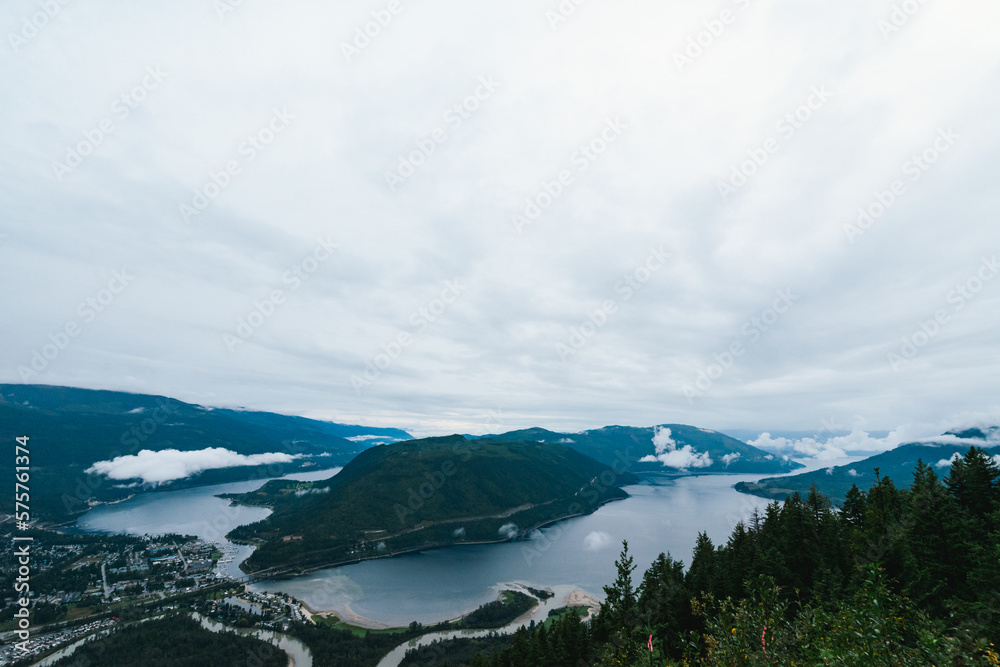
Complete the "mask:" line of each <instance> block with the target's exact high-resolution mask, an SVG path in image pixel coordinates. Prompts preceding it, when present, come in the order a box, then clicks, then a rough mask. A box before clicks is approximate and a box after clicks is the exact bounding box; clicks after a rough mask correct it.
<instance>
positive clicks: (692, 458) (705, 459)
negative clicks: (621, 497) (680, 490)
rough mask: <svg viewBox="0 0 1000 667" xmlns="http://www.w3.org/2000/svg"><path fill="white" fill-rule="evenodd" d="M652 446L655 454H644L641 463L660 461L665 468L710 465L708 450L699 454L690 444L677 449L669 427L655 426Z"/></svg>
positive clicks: (685, 468) (682, 468)
mask: <svg viewBox="0 0 1000 667" xmlns="http://www.w3.org/2000/svg"><path fill="white" fill-rule="evenodd" d="M653 447H654V449H655V451H656V454H650V455H649V456H644V457H642V458H641V459H639V461H640V462H641V463H655V462H659V463H662V464H663V466H664V467H667V468H677V469H678V470H687V469H688V468H707V467H709V466H710V465H712V458H711V456H709V454H708V452H704V453H701V454H699V453H698V452H696V451H695V450H694V448H693V447H692V446H691V445H684V446H683V447H681V448H680V449H677V443H676V442H675V441H674V439H673V438H672V437H671V432H670V429H669V428H662V427H660V426H657V427H656V429H655V431H654V434H653Z"/></svg>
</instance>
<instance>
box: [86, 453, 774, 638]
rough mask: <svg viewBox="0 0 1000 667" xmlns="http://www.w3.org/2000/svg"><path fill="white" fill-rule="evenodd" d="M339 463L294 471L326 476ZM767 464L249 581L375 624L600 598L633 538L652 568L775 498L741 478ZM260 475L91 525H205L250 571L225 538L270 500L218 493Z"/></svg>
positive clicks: (108, 528)
mask: <svg viewBox="0 0 1000 667" xmlns="http://www.w3.org/2000/svg"><path fill="white" fill-rule="evenodd" d="M333 472H334V471H319V472H312V473H301V474H297V475H293V476H292V478H294V479H308V480H316V479H325V478H327V477H329V476H330V475H331V474H332V473H333ZM758 477H759V476H758V475H705V476H695V477H681V478H676V479H671V478H666V477H663V478H655V477H654V478H648V479H646V480H645V481H644V482H643V483H642V484H637V485H634V486H629V487H626V491H628V493H629V494H630V497H629V498H627V499H625V500H621V501H617V502H613V503H610V504H608V505H605V506H603V507H601V508H600V509H599V510H597V511H596V512H594V513H593V514H590V515H588V516H584V517H578V518H575V519H571V520H568V521H564V522H561V523H558V524H555V525H553V526H549V527H547V528H543V529H542V530H539V531H535V532H534V533H533V534H532V535H530V536H529V537H527V538H525V539H520V540H516V541H513V542H506V543H503V544H490V545H476V546H459V547H449V548H444V549H435V550H432V551H427V552H419V553H414V554H408V555H404V556H398V557H395V558H384V559H378V560H371V561H365V562H362V563H356V564H353V565H347V566H343V567H337V568H330V569H326V570H320V571H317V572H314V573H311V574H308V575H304V576H301V577H297V578H294V579H284V580H277V581H267V582H260V583H258V584H255V585H253V586H252V587H251V588H252V589H253V590H258V591H268V592H279V591H280V592H283V593H288V594H290V595H293V596H294V597H297V598H299V599H300V600H303V601H304V602H305V603H306V604H308V605H309V607H310V608H312V609H313V610H316V611H334V612H336V613H338V614H340V615H341V616H343V617H345V618H348V619H351V620H353V621H355V622H359V623H361V624H368V625H371V626H380V625H381V626H400V625H408V624H409V623H410V622H411V621H414V620H416V621H420V622H422V623H424V624H432V623H436V622H438V621H442V620H449V619H453V618H456V617H458V616H461V615H462V614H464V613H467V612H469V611H471V610H473V609H475V608H476V607H478V606H479V605H481V604H483V603H485V602H489V601H491V600H493V599H495V598H496V596H497V593H498V591H499V590H500V589H502V588H503V587H504V586H505V585H506V584H509V583H514V582H518V583H523V584H526V585H530V586H534V587H536V588H546V587H550V588H551V587H555V586H560V587H563V586H568V587H572V588H574V589H581V590H583V591H585V592H587V593H591V594H593V595H595V596H597V597H599V598H601V597H603V594H602V586H603V585H605V584H608V583H610V582H611V581H612V580H613V579H614V578H615V574H616V573H615V566H614V561H615V558H616V557H617V555H618V552H619V551H620V549H621V542H622V540H624V539H627V540H628V541H629V548H630V551H631V553H632V555H633V556H634V558H635V562H636V564H637V565H638V566H639V567H638V570H637V572H636V574H637V576H640V575H641V573H642V571H643V570H644V569H645V568H646V567H647V566H648V565H649V563H651V562H652V561H653V559H654V558H656V556H657V554H659V553H660V552H661V551H663V552H669V553H670V554H671V555H672V556H673V557H674V558H677V559H680V560H683V561H684V562H685V563H689V562H690V559H691V551H692V549H693V547H694V544H695V540H696V538H697V535H698V532H699V531H705V532H707V533H708V535H709V537H710V538H711V539H712V540H713V541H715V542H716V544H718V543H719V542H723V541H725V540H726V539H727V538H728V536H729V534H730V532H731V531H732V529H733V527H734V526H735V525H736V522H737V521H739V520H746V519H747V518H748V517H749V516H750V514H751V513H752V511H753V510H754V509H755V508H761V509H762V508H763V507H764V506H765V505H766V501H765V500H763V499H760V498H756V497H753V496H748V495H745V494H741V493H738V492H736V491H735V490H734V489H733V488H732V486H733V484H735V483H736V482H738V481H741V480H756V479H757V478H758ZM261 484H262V481H259V480H258V481H252V482H237V483H230V484H221V485H215V486H208V487H200V488H192V489H183V490H180V491H168V492H162V493H149V494H144V495H140V496H137V497H135V498H132V499H130V500H128V501H125V502H121V503H117V504H114V505H103V506H100V507H96V508H94V509H93V510H91V511H90V512H88V513H87V514H86V515H84V516H83V517H81V518H80V520H79V521H78V523H77V526H78V529H80V530H82V531H85V532H115V533H133V534H139V535H141V534H156V533H165V532H176V533H186V534H191V535H197V536H198V537H201V538H203V539H206V540H209V541H212V542H215V543H216V544H219V545H220V547H221V548H222V549H223V550H224V551H226V552H227V553H232V554H233V560H232V562H230V563H228V564H224V565H223V568H224V570H225V571H226V572H227V573H229V574H231V575H233V576H240V575H241V574H242V573H241V572H240V571H239V569H238V567H237V565H238V563H239V562H240V561H241V560H243V559H244V558H246V556H247V555H249V553H250V548H249V547H242V546H237V545H233V544H231V543H229V542H228V541H227V540H225V538H224V535H225V534H226V533H227V532H228V531H229V530H232V528H234V527H236V526H238V525H241V524H244V523H249V522H252V521H258V520H260V519H262V518H264V517H265V516H266V515H267V514H268V512H269V510H267V509H264V508H258V507H240V506H231V505H229V502H228V501H226V500H223V499H221V498H217V497H216V494H219V493H233V492H243V491H249V490H252V489H254V488H257V487H259V486H260V485H261Z"/></svg>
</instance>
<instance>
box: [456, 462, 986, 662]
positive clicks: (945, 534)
mask: <svg viewBox="0 0 1000 667" xmlns="http://www.w3.org/2000/svg"><path fill="white" fill-rule="evenodd" d="M846 495H847V502H845V504H844V506H843V508H842V509H841V511H839V512H838V511H835V510H834V509H833V507H832V506H831V504H830V502H829V500H828V499H827V498H825V497H824V496H822V495H821V494H820V493H818V492H817V491H816V490H815V489H813V490H812V491H810V493H809V494H808V496H807V497H804V498H803V497H802V496H800V495H799V494H792V496H791V497H790V498H789V499H788V500H786V501H785V502H784V503H783V504H778V503H777V502H774V503H772V504H771V505H769V506H768V508H767V510H766V512H764V513H763V514H757V513H755V514H753V515H752V516H750V517H748V519H747V521H746V522H741V523H739V524H737V526H736V527H735V529H734V530H733V532H732V535H731V536H730V537H729V539H728V541H727V542H726V544H723V545H718V546H716V545H714V544H713V543H712V541H711V540H710V539H709V538H708V536H707V535H705V534H702V535H700V536H699V539H698V543H697V545H696V547H695V550H694V554H693V557H692V560H691V564H690V566H689V567H688V568H687V569H686V570H685V568H684V564H683V563H682V562H681V561H678V560H675V559H674V558H672V557H671V555H670V554H661V555H660V556H659V558H657V559H656V561H655V562H653V563H652V565H651V566H650V567H649V568H648V569H647V570H646V571H645V573H644V574H643V576H642V578H641V580H640V583H639V584H638V586H635V585H634V583H633V576H632V575H633V572H634V571H635V568H636V566H635V563H634V562H633V560H632V558H631V556H629V554H628V545H627V543H626V544H625V545H624V549H623V552H622V554H621V556H620V557H619V560H618V562H617V566H618V578H617V580H616V581H615V582H614V583H612V584H610V585H608V586H606V587H605V589H604V590H605V594H606V600H605V603H604V604H603V606H602V608H601V612H600V614H599V615H598V616H597V617H596V618H595V619H594V620H593V621H592V622H591V623H590V624H584V623H581V622H580V621H578V620H577V619H576V618H575V617H567V618H566V619H563V621H562V622H561V623H559V624H556V625H553V626H552V627H551V628H549V629H546V628H544V627H534V628H532V629H522V630H521V631H519V632H517V633H516V634H515V635H514V637H513V641H512V642H511V643H510V645H509V646H508V647H507V648H504V649H501V650H499V651H495V652H492V653H490V654H480V655H477V656H476V657H475V658H473V659H472V660H471V661H468V660H461V661H457V660H456V661H451V659H450V658H451V654H450V653H449V644H448V642H444V643H441V644H440V645H438V651H437V655H438V659H439V661H440V662H441V663H442V664H443V663H446V662H450V664H452V665H454V666H455V667H458V666H459V665H466V664H471V665H472V667H577V666H578V665H581V664H586V665H593V666H595V667H606V666H611V665H624V666H628V667H639V666H645V665H650V666H656V667H670V666H673V667H677V666H679V665H690V666H693V667H723V666H726V667H728V666H732V665H741V666H743V665H746V666H761V667H762V666H764V665H778V666H781V667H792V666H794V665H838V666H843V667H848V666H854V665H864V666H869V667H871V666H876V665H878V666H884V667H890V666H892V667H896V666H916V665H920V666H927V667H930V666H931V665H952V666H960V665H993V666H996V665H998V664H1000V655H998V653H997V649H996V647H995V645H1000V623H997V613H998V611H997V610H998V609H1000V468H998V467H997V465H996V463H995V462H994V461H993V459H992V457H990V456H988V455H987V454H986V453H985V452H984V451H983V450H982V449H978V448H970V449H968V450H967V451H966V452H965V455H964V457H961V458H960V459H959V460H956V461H955V462H954V463H953V465H952V466H951V468H950V470H949V474H948V476H947V477H946V478H945V479H944V480H942V479H941V478H939V477H938V475H937V474H936V473H935V472H934V470H933V469H932V468H931V467H929V466H927V465H925V464H924V463H923V462H919V463H918V464H917V466H916V468H915V469H914V470H912V471H911V484H910V488H909V489H901V488H899V487H897V485H896V484H894V483H893V481H892V480H890V479H889V478H886V477H880V478H879V479H878V480H877V481H876V483H875V484H874V485H873V486H872V487H871V488H869V489H868V490H867V491H862V490H860V489H858V488H857V487H853V488H852V489H850V491H849V493H848V494H846ZM650 646H652V651H650ZM466 650H467V647H464V646H459V647H457V651H456V653H455V655H456V656H458V655H462V654H464V652H465V651H466Z"/></svg>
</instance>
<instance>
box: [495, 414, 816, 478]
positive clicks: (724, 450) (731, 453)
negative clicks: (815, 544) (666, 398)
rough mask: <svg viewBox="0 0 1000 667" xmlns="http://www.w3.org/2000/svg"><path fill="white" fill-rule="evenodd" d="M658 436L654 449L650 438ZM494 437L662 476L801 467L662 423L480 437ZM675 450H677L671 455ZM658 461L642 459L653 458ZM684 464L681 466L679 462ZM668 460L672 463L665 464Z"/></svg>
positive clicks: (710, 435) (695, 429)
mask: <svg viewBox="0 0 1000 667" xmlns="http://www.w3.org/2000/svg"><path fill="white" fill-rule="evenodd" d="M658 433H659V434H660V437H661V438H664V439H663V440H662V444H661V447H660V449H659V450H657V448H656V446H655V445H654V444H653V439H654V437H655V436H657V434H658ZM485 437H489V438H491V439H494V440H508V441H525V440H535V441H538V442H553V443H559V444H563V445H566V446H567V447H571V448H573V449H575V450H577V451H578V452H581V453H583V454H586V455H587V456H589V457H591V458H593V459H597V460H598V461H601V462H602V463H606V464H608V465H612V464H618V465H621V464H622V463H624V464H626V465H627V467H628V470H630V471H631V472H636V473H641V472H646V473H662V474H674V475H684V474H692V473H694V474H705V473H723V472H724V473H760V474H768V473H770V474H778V473H783V472H791V471H792V470H795V469H797V468H801V467H803V466H802V464H801V463H796V462H795V461H790V460H786V459H783V458H781V457H776V456H774V455H772V454H769V453H767V452H765V451H764V450H762V449H758V448H756V447H752V446H750V445H748V444H746V443H745V442H741V441H739V440H737V439H736V438H731V437H729V436H728V435H725V434H723V433H719V432H718V431H709V430H707V429H703V428H698V427H696V426H687V425H684V424H664V425H662V426H656V427H653V426H650V427H634V426H605V427H604V428H598V429H592V430H589V431H583V432H582V433H556V432H553V431H548V430H546V429H543V428H531V429H524V430H520V431H510V432H508V433H503V434H500V435H491V436H485ZM672 452H676V454H671V453H672ZM658 454H659V455H660V456H661V457H663V458H662V460H647V461H643V460H642V459H644V458H647V457H650V458H655V457H656V456H657V455H658ZM685 463H686V464H688V465H686V466H685V465H684V464H685ZM665 464H671V465H665Z"/></svg>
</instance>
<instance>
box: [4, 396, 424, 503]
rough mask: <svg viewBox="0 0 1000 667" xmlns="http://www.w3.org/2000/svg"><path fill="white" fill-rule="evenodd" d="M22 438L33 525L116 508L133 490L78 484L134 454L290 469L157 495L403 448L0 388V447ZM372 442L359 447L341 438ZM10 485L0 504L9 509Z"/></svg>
mask: <svg viewBox="0 0 1000 667" xmlns="http://www.w3.org/2000/svg"><path fill="white" fill-rule="evenodd" d="M22 435H26V436H28V437H29V444H30V448H29V449H30V452H31V454H30V460H31V485H30V488H31V500H32V504H31V508H32V513H33V516H34V517H36V518H46V519H50V520H54V521H64V520H66V519H68V518H71V517H72V516H73V515H75V514H77V513H79V512H82V511H85V510H86V509H87V508H88V507H89V505H88V503H89V502H94V501H109V500H118V499H121V498H124V497H126V496H127V495H129V494H132V493H135V492H136V491H137V490H142V488H141V487H132V488H121V487H124V486H128V484H129V481H128V480H109V479H107V478H105V477H103V476H99V475H93V474H87V473H85V472H84V471H85V470H87V469H88V468H89V467H90V466H91V465H93V463H94V462H96V461H104V460H110V459H113V458H115V457H117V456H126V455H134V454H137V453H138V452H139V451H141V450H144V449H146V450H152V451H160V450H164V449H177V450H180V451H192V450H202V449H205V448H209V447H220V448H224V449H228V450H231V451H234V452H236V453H238V454H243V455H251V454H262V453H267V452H284V453H288V454H293V455H299V456H300V457H301V458H298V459H296V460H295V461H292V462H290V463H283V464H274V465H265V466H243V467H236V468H224V469H219V470H208V471H205V472H203V473H201V474H200V475H197V476H194V477H190V478H187V479H185V480H178V481H176V482H172V483H169V484H164V485H161V486H159V487H157V488H159V489H160V490H162V489H166V488H172V489H173V488H182V487H185V486H195V485H204V484H215V483H221V482H231V481H238V480H244V479H255V478H260V477H275V476H278V475H282V474H286V473H290V472H294V471H298V470H308V469H316V468H318V467H321V468H331V467H334V466H339V465H343V464H345V463H347V462H348V461H350V460H351V459H352V458H353V457H354V456H355V455H356V454H357V453H358V452H360V451H363V450H364V449H366V448H367V447H370V446H372V445H373V444H375V443H377V442H380V441H394V440H397V439H407V438H409V437H410V436H409V434H407V433H406V432H405V431H400V430H398V429H373V428H367V427H363V426H344V425H340V424H333V423H329V422H321V421H316V420H312V419H304V418H302V417H289V416H285V415H278V414H272V413H266V412H249V411H239V410H223V409H212V408H206V407H202V406H199V405H191V404H189V403H183V402H181V401H177V400H174V399H171V398H165V397H163V396H147V395H142V394H129V393H123V392H114V391H95V390H90V389H74V388H69V387H50V386H44V385H12V384H4V385H0V442H5V443H8V444H13V442H14V438H15V437H17V436H22ZM358 436H362V437H363V436H374V437H372V438H369V439H360V440H358V441H351V440H347V439H346V438H349V437H358ZM13 465H14V457H13V456H7V457H2V458H0V474H3V475H6V476H7V477H13V473H14V471H13V468H12V466H13ZM13 492H14V487H13V485H11V486H9V487H5V488H4V490H3V495H0V498H6V499H7V500H5V501H4V502H6V503H7V504H6V506H7V507H13V497H12V496H13Z"/></svg>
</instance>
